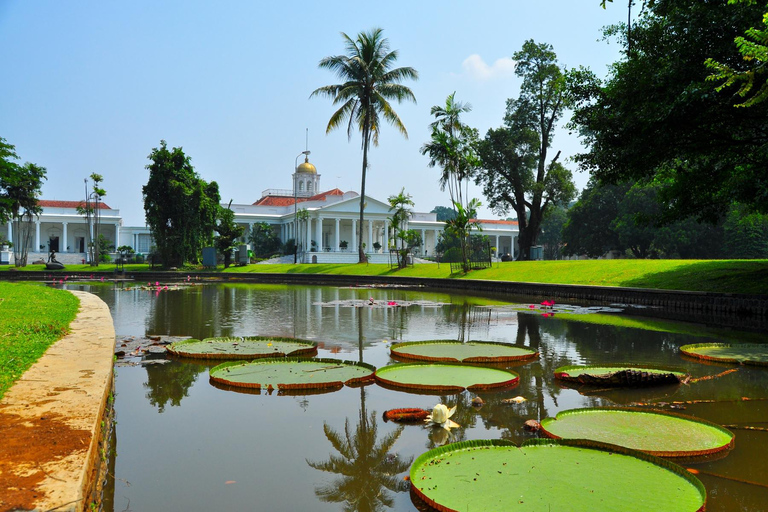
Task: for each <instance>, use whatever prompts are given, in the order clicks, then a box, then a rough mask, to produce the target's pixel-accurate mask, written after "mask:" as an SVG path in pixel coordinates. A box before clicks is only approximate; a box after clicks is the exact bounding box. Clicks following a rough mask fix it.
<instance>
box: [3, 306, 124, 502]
mask: <svg viewBox="0 0 768 512" xmlns="http://www.w3.org/2000/svg"><path fill="white" fill-rule="evenodd" d="M72 293H74V294H75V295H76V296H77V297H78V298H79V299H80V311H79V312H78V314H77V317H76V318H75V320H74V321H73V322H72V324H71V325H70V334H69V335H67V336H65V337H64V338H62V339H61V340H59V341H58V342H56V343H55V344H54V345H52V346H51V347H50V348H49V349H48V350H47V351H46V352H45V354H44V355H43V356H42V357H41V358H40V359H39V360H38V361H37V362H36V363H35V364H34V365H33V366H32V367H31V368H30V369H29V370H28V371H27V372H26V373H24V375H23V376H22V377H21V379H20V380H18V381H17V382H16V383H15V384H14V385H13V387H11V389H10V390H8V392H7V393H6V394H5V396H4V397H3V399H2V401H0V511H9V510H39V511H49V510H51V511H52V510H56V511H57V512H61V511H64V512H68V511H82V510H88V508H89V506H90V502H91V492H92V490H93V488H94V487H95V485H96V484H97V479H98V466H99V464H98V462H99V461H100V459H105V458H106V454H105V453H103V449H102V448H101V446H100V442H101V441H102V438H103V435H104V434H105V432H103V429H104V428H105V427H106V426H107V425H108V422H105V421H104V420H105V417H104V416H105V415H104V413H105V410H106V407H107V401H108V399H109V397H110V393H111V390H112V381H113V380H112V379H113V356H114V346H115V330H114V326H113V323H112V317H111V315H110V313H109V308H108V307H107V305H106V304H105V303H104V302H103V301H102V300H101V299H99V298H98V297H96V296H95V295H92V294H89V293H85V292H78V291H73V292H72Z"/></svg>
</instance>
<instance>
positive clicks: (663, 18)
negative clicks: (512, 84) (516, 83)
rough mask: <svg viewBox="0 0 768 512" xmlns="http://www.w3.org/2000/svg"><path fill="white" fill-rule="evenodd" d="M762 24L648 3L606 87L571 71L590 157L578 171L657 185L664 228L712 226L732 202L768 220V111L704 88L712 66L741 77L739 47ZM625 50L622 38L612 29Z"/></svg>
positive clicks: (577, 121)
mask: <svg viewBox="0 0 768 512" xmlns="http://www.w3.org/2000/svg"><path fill="white" fill-rule="evenodd" d="M762 19H763V8H762V7H759V6H757V5H741V6H739V8H738V9H735V8H733V6H730V5H728V2H727V1H726V0H710V1H701V0H664V1H662V0H656V1H654V2H647V3H646V5H645V9H644V10H643V13H642V14H641V15H640V17H639V19H638V20H637V22H636V23H635V25H634V27H633V29H632V33H631V34H632V35H631V43H632V51H631V52H627V53H626V54H625V58H624V59H623V60H621V61H619V62H616V63H615V64H614V65H613V67H612V69H611V75H610V76H609V78H608V79H607V80H606V81H604V82H603V81H600V80H598V79H597V78H596V77H595V75H594V74H592V73H591V72H589V71H588V70H584V69H581V70H578V71H574V72H573V73H571V74H570V75H569V77H570V82H569V83H570V87H569V89H570V92H571V93H572V95H573V97H574V101H575V103H574V116H573V119H572V125H571V126H572V128H575V129H577V130H578V131H579V133H580V135H581V137H582V139H583V141H584V142H585V143H586V146H587V147H588V151H587V152H585V153H582V154H580V155H577V157H576V161H577V162H578V163H579V164H580V166H581V168H582V169H584V170H587V171H589V172H590V173H591V174H592V176H594V177H596V178H597V179H598V180H600V181H601V182H603V183H614V184H617V183H622V182H625V181H631V182H636V181H643V182H644V183H651V182H654V183H655V184H656V185H658V198H659V201H660V204H661V205H662V211H661V215H662V219H663V220H665V221H667V222H672V221H674V220H676V219H680V218H683V217H686V216H695V217H696V218H697V219H700V220H707V221H709V222H716V221H717V220H718V219H720V218H722V217H723V216H724V215H725V214H726V212H728V211H729V208H730V206H731V203H732V202H734V201H736V202H740V203H743V204H744V205H746V206H747V207H749V208H750V209H751V210H753V211H757V212H763V213H765V212H768V180H766V173H765V169H766V167H768V145H767V144H766V143H768V131H766V130H765V119H766V114H768V102H764V103H760V104H756V105H754V106H752V107H751V108H734V107H735V105H736V104H738V103H740V102H741V101H742V98H741V97H740V96H738V95H734V94H732V92H733V91H728V90H725V89H724V90H721V91H719V92H718V91H716V90H715V85H714V84H712V83H711V82H710V81H708V80H707V78H708V76H709V75H710V73H711V70H710V69H708V68H707V66H706V65H705V64H704V63H705V60H706V59H707V58H711V59H713V60H714V61H717V62H720V63H725V64H728V65H729V66H731V67H733V68H734V69H742V70H743V69H745V67H744V66H745V61H744V60H743V59H742V56H741V55H740V54H739V53H738V51H737V48H736V46H735V45H734V39H735V38H737V37H739V36H741V35H743V34H744V33H745V31H746V30H748V29H749V28H750V27H752V26H755V25H757V24H759V23H760V22H761V20H762ZM607 35H608V36H616V37H617V38H618V39H619V41H620V42H621V44H623V46H624V47H625V48H626V47H628V44H629V42H628V40H627V36H626V32H625V31H624V30H623V29H622V27H621V26H619V27H613V28H612V29H609V30H608V32H607Z"/></svg>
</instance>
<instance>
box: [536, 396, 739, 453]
mask: <svg viewBox="0 0 768 512" xmlns="http://www.w3.org/2000/svg"><path fill="white" fill-rule="evenodd" d="M595 411H615V412H627V413H633V414H655V415H658V416H669V417H673V418H677V419H682V420H687V421H691V422H693V423H699V424H701V425H704V426H707V427H710V428H713V429H715V430H717V431H719V432H720V433H722V434H725V435H726V436H728V437H730V442H728V443H727V444H725V445H723V446H719V447H717V448H711V449H706V450H691V451H680V450H678V451H668V450H637V449H632V448H627V447H624V448H627V449H628V450H636V451H640V452H642V453H647V454H649V455H655V456H656V457H662V458H670V459H674V458H689V457H698V456H704V455H711V454H713V453H718V452H721V451H725V450H730V449H731V448H733V446H734V441H735V439H736V435H735V434H734V433H733V432H731V431H730V430H728V429H727V428H725V427H723V426H722V425H719V424H717V423H714V422H711V421H708V420H705V419H702V418H697V417H695V416H689V415H687V414H680V413H676V412H668V411H659V410H655V409H637V408H634V407H583V408H578V409H566V410H564V411H559V412H558V413H557V414H555V416H554V417H552V416H548V417H546V418H544V419H542V420H541V422H540V425H541V431H542V432H543V433H544V435H545V436H547V437H548V438H549V439H569V438H563V437H560V436H557V435H555V434H553V433H552V432H549V431H548V430H547V429H546V426H545V425H546V424H547V423H550V422H552V421H557V420H558V419H560V418H559V416H571V415H578V414H588V413H590V412H595ZM547 420H550V421H547ZM595 442H600V441H595ZM604 444H610V443H604ZM617 446H621V445H617Z"/></svg>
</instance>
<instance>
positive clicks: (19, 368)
mask: <svg viewBox="0 0 768 512" xmlns="http://www.w3.org/2000/svg"><path fill="white" fill-rule="evenodd" d="M79 305H80V301H79V300H78V299H77V298H76V297H75V296H74V295H72V294H71V293H69V292H66V291H63V290H54V289H52V288H47V287H45V286H41V285H39V284H30V283H4V282H0V398H2V397H3V395H4V394H5V392H6V391H8V389H9V388H10V387H11V385H12V384H13V383H14V382H16V380H17V379H18V378H19V377H21V375H22V374H23V373H24V372H25V371H26V370H27V369H28V368H29V367H30V366H32V364H33V363H34V362H35V361H37V360H38V359H39V358H40V356H41V355H43V353H44V352H45V351H46V350H47V349H48V347H49V346H51V345H52V344H53V343H54V342H55V341H57V340H59V339H60V338H61V337H62V336H64V335H65V334H67V332H68V329H69V324H70V323H71V322H72V320H74V319H75V316H76V315H77V310H78V307H79Z"/></svg>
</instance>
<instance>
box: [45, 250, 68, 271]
mask: <svg viewBox="0 0 768 512" xmlns="http://www.w3.org/2000/svg"><path fill="white" fill-rule="evenodd" d="M45 269H46V270H64V265H63V264H62V263H61V262H59V261H57V260H56V250H55V249H51V252H50V253H49V254H48V263H46V264H45Z"/></svg>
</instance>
